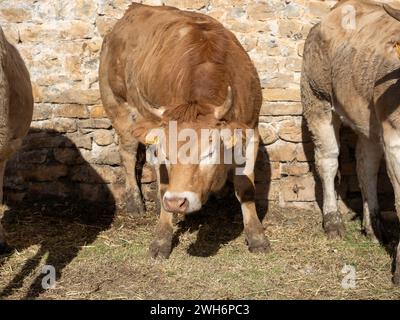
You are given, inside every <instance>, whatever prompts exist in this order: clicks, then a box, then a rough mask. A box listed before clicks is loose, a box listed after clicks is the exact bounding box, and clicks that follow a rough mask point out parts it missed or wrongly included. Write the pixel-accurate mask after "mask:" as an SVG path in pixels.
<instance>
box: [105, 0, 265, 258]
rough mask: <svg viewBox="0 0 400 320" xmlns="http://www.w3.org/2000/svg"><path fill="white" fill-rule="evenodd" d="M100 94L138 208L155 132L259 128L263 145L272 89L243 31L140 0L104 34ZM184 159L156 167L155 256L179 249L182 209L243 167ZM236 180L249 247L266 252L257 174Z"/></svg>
mask: <svg viewBox="0 0 400 320" xmlns="http://www.w3.org/2000/svg"><path fill="white" fill-rule="evenodd" d="M100 90H101V96H102V100H103V104H104V107H105V109H106V112H107V114H108V116H109V117H110V119H111V120H112V122H113V125H114V127H115V129H116V131H117V132H118V134H119V137H120V150H121V157H122V161H123V164H124V166H125V169H126V175H127V183H126V195H127V196H126V202H127V208H128V209H129V210H130V211H133V210H134V208H135V207H136V210H137V211H138V212H142V211H143V209H142V208H143V207H142V206H143V204H142V199H141V195H140V190H139V187H138V184H137V181H136V177H135V164H136V152H137V148H138V143H139V141H141V142H145V140H146V136H148V134H149V132H151V130H152V129H154V128H162V130H164V132H165V133H166V135H167V136H168V135H170V133H171V127H170V124H171V123H172V121H176V125H177V130H178V132H184V131H185V130H186V129H189V130H192V131H193V130H194V132H195V133H196V134H198V135H200V132H201V130H202V129H223V128H225V129H226V128H230V129H236V128H252V129H255V135H254V138H255V144H257V146H258V132H257V130H256V128H257V125H258V116H259V110H260V107H261V102H262V94H261V87H260V81H259V78H258V75H257V72H256V70H255V68H254V66H253V64H252V62H251V60H250V58H249V57H248V55H247V54H246V52H245V51H244V49H243V48H242V46H241V45H240V43H239V42H238V41H237V39H236V38H235V36H234V35H233V34H232V33H231V32H229V31H228V30H226V29H225V28H224V27H223V26H222V25H221V24H220V23H219V22H218V21H216V20H214V19H213V18H211V17H208V16H205V15H202V14H198V13H192V12H185V11H180V10H178V9H176V8H173V7H168V6H163V7H151V6H146V5H140V4H133V5H131V6H130V8H129V9H128V10H127V12H126V13H125V15H124V17H123V18H122V19H121V20H120V21H119V22H118V23H117V24H116V26H115V27H114V29H113V30H112V32H111V33H110V34H108V35H107V36H106V38H105V39H104V43H103V48H102V53H101V62H100ZM233 140H234V139H233ZM219 141H220V142H218V143H219V144H220V147H221V148H217V149H216V150H214V151H212V150H206V156H207V154H208V153H210V154H212V153H215V152H217V153H219V152H220V151H222V150H225V144H222V142H221V141H222V140H219ZM177 145H178V148H179V147H181V146H182V141H180V142H177ZM199 146H200V143H198V144H195V145H194V148H195V149H197V150H200V147H199ZM165 153H166V154H165V155H166V158H171V157H173V156H174V155H173V154H171V150H170V148H168V151H165ZM172 153H174V152H173V151H172ZM253 158H254V157H253ZM180 160H181V159H179V160H178V161H177V162H176V163H175V162H169V163H168V164H165V163H159V164H158V165H157V166H156V172H157V176H158V184H159V198H160V201H161V204H162V206H161V214H160V220H159V223H158V227H157V234H156V239H155V240H154V241H153V243H152V245H151V246H150V253H151V256H152V257H168V256H169V254H170V252H171V241H172V236H173V223H172V219H173V213H182V214H185V213H190V212H193V211H197V210H199V209H200V208H201V207H202V205H203V204H204V203H205V202H206V201H207V199H208V196H209V194H210V193H214V192H217V191H218V190H220V189H221V188H222V187H223V186H224V185H225V183H226V181H227V179H228V175H229V174H230V172H232V170H233V169H234V168H235V165H234V164H233V165H225V164H203V163H202V161H203V160H200V163H198V164H195V163H191V162H190V163H183V162H182V161H180ZM253 164H254V163H253ZM233 180H234V181H233V182H234V186H235V191H236V195H237V198H238V199H239V201H240V202H241V206H242V211H243V219H244V228H245V234H246V238H247V242H248V245H249V250H250V251H266V250H268V249H269V242H268V240H267V238H266V237H265V235H264V230H263V227H262V224H261V223H260V221H259V219H258V217H257V214H256V209H255V203H254V193H255V190H254V173H253V171H252V172H248V173H247V174H246V175H234V177H233Z"/></svg>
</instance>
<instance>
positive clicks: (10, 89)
mask: <svg viewBox="0 0 400 320" xmlns="http://www.w3.org/2000/svg"><path fill="white" fill-rule="evenodd" d="M32 113H33V97H32V87H31V81H30V77H29V72H28V70H27V69H26V67H25V64H24V61H23V60H22V58H21V56H20V55H19V53H18V51H17V49H15V47H13V46H12V45H11V44H10V43H9V42H8V41H7V39H6V37H5V36H4V33H3V30H2V29H1V28H0V202H2V200H3V177H4V169H5V167H6V162H7V160H8V159H10V157H11V156H12V155H13V154H14V153H15V152H16V151H17V150H18V149H19V148H20V147H21V144H22V140H23V138H24V137H25V136H26V134H27V132H28V130H29V126H30V124H31V121H32ZM1 215H2V213H0V217H1ZM6 247H7V246H6V242H5V234H4V231H3V228H2V226H1V224H0V252H1V251H4V250H5V249H6Z"/></svg>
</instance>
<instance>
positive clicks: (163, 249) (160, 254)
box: [149, 239, 172, 259]
mask: <svg viewBox="0 0 400 320" xmlns="http://www.w3.org/2000/svg"><path fill="white" fill-rule="evenodd" d="M171 251H172V244H171V241H168V240H165V239H162V240H161V239H160V240H154V241H153V242H152V243H151V245H150V248H149V253H150V257H151V258H152V259H168V258H169V256H170V254H171Z"/></svg>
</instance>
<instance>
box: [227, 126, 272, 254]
mask: <svg viewBox="0 0 400 320" xmlns="http://www.w3.org/2000/svg"><path fill="white" fill-rule="evenodd" d="M259 141H260V138H259V133H258V131H257V130H256V131H255V135H254V145H253V147H254V149H253V151H254V152H253V153H252V154H251V157H250V158H249V157H248V158H247V160H246V161H247V162H246V165H248V164H249V162H250V161H251V163H252V165H253V168H254V166H255V162H256V159H257V153H258V147H259ZM248 150H249V151H250V150H251V149H248ZM246 154H247V155H250V154H248V152H246ZM246 174H247V175H244V174H237V173H235V175H234V178H233V184H234V187H235V194H236V197H237V199H238V200H239V202H240V204H241V207H242V214H243V225H244V233H245V235H246V241H247V245H248V247H249V251H250V252H269V251H271V245H270V243H269V241H268V239H267V237H266V236H265V233H264V227H263V225H262V224H261V222H260V219H259V218H258V216H257V210H256V204H255V183H254V171H252V172H251V174H248V172H246Z"/></svg>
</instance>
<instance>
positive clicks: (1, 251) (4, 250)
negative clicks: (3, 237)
mask: <svg viewBox="0 0 400 320" xmlns="http://www.w3.org/2000/svg"><path fill="white" fill-rule="evenodd" d="M12 251H13V249H12V248H11V247H10V246H9V245H8V244H7V243H0V256H2V255H7V254H10V253H11V252H12Z"/></svg>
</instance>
